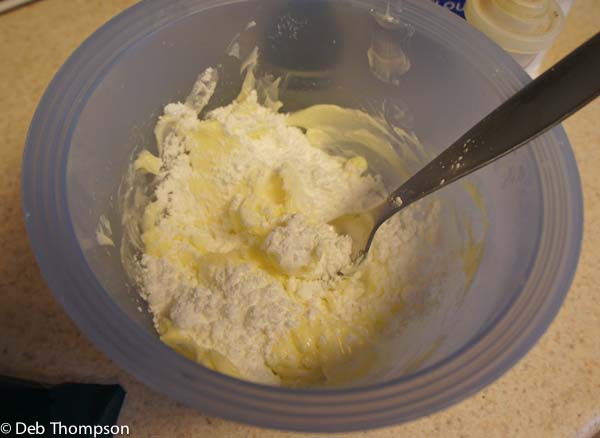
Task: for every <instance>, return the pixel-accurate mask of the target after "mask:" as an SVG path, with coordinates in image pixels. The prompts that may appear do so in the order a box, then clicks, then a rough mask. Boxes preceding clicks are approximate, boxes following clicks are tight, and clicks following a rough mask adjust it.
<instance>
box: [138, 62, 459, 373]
mask: <svg viewBox="0 0 600 438" xmlns="http://www.w3.org/2000/svg"><path fill="white" fill-rule="evenodd" d="M216 80H217V77H216V72H215V71H214V70H210V69H209V70H207V72H205V73H204V74H202V75H200V77H199V79H198V81H197V83H196V85H195V86H194V91H193V93H192V95H191V96H190V97H189V98H188V99H187V101H186V103H175V104H169V105H167V106H166V107H165V110H164V115H163V116H162V117H161V119H160V121H159V123H158V125H157V127H156V137H157V141H158V145H159V151H160V157H154V156H152V155H151V154H149V153H147V152H145V153H143V154H140V156H139V158H138V160H137V161H136V163H135V168H136V169H138V171H145V172H147V173H150V174H154V175H155V181H156V190H155V200H153V202H151V203H150V204H149V205H148V206H147V207H146V209H145V212H144V218H143V221H142V230H143V234H142V239H143V242H144V255H143V258H142V262H141V264H142V267H143V270H142V272H143V273H142V278H141V283H142V286H143V296H144V298H145V299H146V300H147V302H148V304H149V307H150V310H151V312H152V314H153V315H154V321H155V324H156V327H157V329H158V331H159V333H160V334H161V335H162V339H163V340H164V341H165V342H166V343H168V344H169V345H171V346H172V347H173V348H175V349H176V350H178V351H180V352H181V353H183V354H185V355H186V356H188V357H190V358H192V359H194V360H197V361H199V362H201V363H203V364H204V365H206V366H209V367H211V368H214V369H217V370H220V371H222V372H226V373H228V374H232V375H236V376H239V377H242V378H245V379H248V380H253V381H257V382H263V383H269V384H281V383H285V384H313V383H319V382H321V383H322V382H323V381H324V380H326V381H329V380H331V381H335V378H334V377H335V376H338V375H340V376H341V375H342V374H343V373H341V372H340V370H342V369H345V368H349V366H348V365H344V364H348V363H351V362H352V361H353V360H354V359H355V358H354V357H353V355H356V354H357V352H360V351H361V350H364V349H365V348H370V347H368V346H369V345H371V344H373V343H374V342H375V341H376V338H377V337H378V336H381V335H382V333H384V332H385V331H386V330H387V329H386V327H391V325H390V322H391V321H392V319H393V318H394V317H395V316H396V315H397V314H398V313H399V312H400V311H401V309H402V308H403V306H406V305H411V306H412V303H413V301H414V297H415V296H417V293H418V292H423V291H424V290H425V291H427V290H429V292H430V294H433V293H434V290H433V289H436V288H437V289H436V291H437V290H438V289H439V288H440V287H455V288H460V287H464V283H465V278H464V275H462V277H461V276H460V275H459V276H456V275H455V276H453V279H454V283H455V284H452V285H447V284H446V285H444V284H443V279H444V277H443V274H444V273H446V272H447V271H448V269H450V268H452V267H449V265H448V263H447V260H446V259H450V258H449V257H448V254H441V253H438V254H437V255H431V254H436V251H434V250H433V249H432V248H433V247H434V246H435V236H436V230H437V225H436V224H437V217H438V215H439V205H437V204H436V203H433V204H430V205H429V208H427V209H426V210H419V209H417V208H413V207H411V208H409V209H407V211H406V213H405V214H403V215H402V219H400V218H394V219H393V220H391V221H390V222H389V223H387V224H385V225H384V226H383V227H382V228H381V229H380V231H379V232H378V235H377V239H376V240H375V242H374V244H373V247H372V250H371V252H370V255H369V257H368V259H367V260H366V261H365V262H364V263H363V264H362V265H361V269H360V270H359V271H358V272H356V273H354V274H353V275H352V276H351V277H342V276H339V275H338V272H339V271H340V270H342V269H343V268H344V267H346V266H348V265H349V264H350V262H351V257H350V254H351V249H352V242H351V239H350V238H349V237H348V236H340V235H338V234H336V232H335V231H334V230H333V227H331V226H330V225H328V224H327V222H329V221H330V220H332V219H334V218H336V217H338V216H340V215H344V214H349V213H353V212H359V211H362V210H364V209H366V208H368V207H370V206H372V205H373V204H375V203H377V202H379V201H380V200H381V199H382V198H383V196H384V195H385V189H384V187H383V184H382V182H381V180H380V178H379V177H377V176H372V175H370V174H367V173H365V170H366V164H365V163H364V160H363V159H362V158H360V157H357V158H352V159H348V158H342V157H337V156H332V155H329V154H327V153H326V152H325V151H324V150H322V149H320V148H317V147H314V146H313V145H312V144H311V143H310V142H309V140H308V138H307V135H305V134H304V133H303V132H302V131H301V130H300V129H298V128H295V127H292V126H289V125H288V123H287V116H286V115H284V114H279V113H277V112H275V111H273V110H271V109H269V108H266V107H264V106H262V105H260V104H258V103H257V94H256V92H255V91H251V92H249V93H248V97H247V98H245V99H242V100H241V101H236V102H234V103H232V104H231V105H228V106H226V107H223V108H219V109H216V110H214V111H212V112H210V113H209V114H208V115H207V116H206V119H205V120H203V121H201V120H199V119H198V113H199V112H200V111H202V109H203V108H204V106H205V105H206V104H207V102H208V101H209V99H210V96H211V94H212V92H213V91H214V89H215V83H216ZM313 134H315V133H313ZM313 136H314V135H313ZM425 236H428V237H427V238H426V237H425ZM419 254H429V255H419ZM454 259H455V260H457V261H456V262H455V264H457V263H459V262H458V258H457V257H454ZM438 263H440V265H439V266H438ZM453 268H456V269H457V271H459V272H460V267H458V268H457V267H456V266H454V267H453ZM436 276H437V277H436ZM415 278H416V280H415ZM425 295H427V293H425ZM426 299H427V298H426V297H422V298H421V301H425V300H426ZM417 301H418V300H417ZM415 302H416V301H415ZM388 331H389V330H388ZM361 360H362V359H361ZM352 363H353V362H352ZM361 363H362V362H361ZM352 366H355V365H352ZM361 366H362V365H361ZM344 367H345V368H344ZM350 368H352V367H350ZM358 374H361V375H362V374H364V372H363V371H360V373H358ZM358 374H357V375H358ZM351 378H352V376H351ZM339 379H342V377H339Z"/></svg>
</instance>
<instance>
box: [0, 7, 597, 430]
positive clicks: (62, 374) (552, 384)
mask: <svg viewBox="0 0 600 438" xmlns="http://www.w3.org/2000/svg"><path fill="white" fill-rule="evenodd" d="M424 1H425V0H424ZM133 3H134V1H133V0H111V1H106V0H41V1H38V2H34V3H30V4H28V5H27V6H23V7H21V8H18V9H16V10H13V11H11V12H8V13H6V14H3V15H0V59H1V60H2V68H1V69H0V108H2V110H1V111H2V116H1V117H0V139H1V142H0V153H1V155H0V157H1V158H0V330H1V331H2V336H0V374H5V375H12V376H16V377H21V378H28V379H36V380H40V381H48V382H60V381H64V380H70V381H73V380H75V381H92V382H119V383H121V384H122V385H123V386H124V387H125V389H126V390H127V399H126V402H125V404H124V406H123V410H122V413H121V417H120V420H119V421H120V424H126V425H128V426H129V427H130V431H131V436H137V437H146V438H150V437H161V438H162V437H214V438H220V437H227V438H235V437H264V438H273V437H296V436H307V435H306V434H302V435H300V434H291V433H285V432H279V431H271V430H264V429H258V428H254V427H249V426H245V425H241V424H236V423H232V422H229V421H225V420H222V419H219V418H214V417H208V416H205V415H203V414H202V413H199V412H197V411H194V410H192V409H189V408H187V407H185V406H182V405H180V404H178V403H175V402H173V401H171V400H169V399H168V398H166V397H164V396H162V395H160V394H158V393H156V392H153V391H152V390H150V389H148V388H146V387H145V386H144V385H143V384H141V383H140V382H138V381H137V380H136V379H134V378H133V377H132V376H131V375H129V374H128V373H126V372H124V371H123V370H121V369H119V368H118V367H117V366H116V365H115V364H114V363H113V362H111V361H110V360H109V359H108V358H107V357H106V356H105V355H104V354H103V353H102V352H100V351H99V350H98V349H96V347H94V346H93V345H92V344H91V343H90V342H89V341H88V340H87V339H86V338H85V336H83V335H82V334H81V333H80V332H79V330H78V329H77V327H75V325H74V324H73V323H72V322H71V320H70V319H69V318H68V316H67V315H66V314H65V312H64V311H63V309H62V308H61V306H60V305H59V304H58V302H57V301H56V300H55V299H54V297H53V295H52V293H51V292H50V290H49V289H48V287H47V286H46V284H45V283H44V280H43V279H42V277H41V275H40V272H39V270H38V268H37V266H36V263H35V260H34V258H33V255H32V253H31V250H30V247H29V243H28V240H27V236H26V233H25V227H24V223H23V219H22V217H21V199H20V176H21V175H20V170H21V155H22V151H23V144H24V142H25V136H26V132H27V128H28V126H29V122H30V120H31V117H32V114H33V112H34V110H35V107H36V105H37V103H38V101H39V99H40V97H41V95H42V93H43V92H44V89H45V88H46V86H47V85H48V83H49V81H50V80H51V78H52V76H53V75H54V74H55V73H56V71H57V69H58V68H59V67H60V65H61V64H62V63H63V62H64V60H65V59H66V58H67V56H68V55H69V54H70V53H71V52H72V51H73V50H74V49H75V48H76V47H77V46H78V45H79V44H80V43H81V42H82V41H83V40H84V39H85V38H86V37H87V36H88V35H90V34H91V33H92V32H93V31H94V30H95V29H97V28H98V27H99V26H100V25H101V24H103V23H104V22H106V21H107V20H108V19H110V18H111V17H112V16H114V15H116V14H117V13H119V12H120V11H121V10H123V9H125V8H126V7H128V6H130V5H132V4H133ZM599 28H600V3H599V0H576V1H575V3H574V5H573V8H572V10H571V13H570V15H569V17H568V19H567V23H566V27H565V29H564V31H563V33H562V34H561V35H560V37H559V38H558V40H557V41H556V43H555V45H554V47H553V48H552V49H551V50H550V51H549V53H548V55H547V57H546V59H545V61H544V65H545V66H548V65H551V64H552V63H554V62H555V61H557V60H558V59H560V58H561V57H562V56H564V55H565V54H566V53H568V52H569V51H570V50H572V49H573V48H575V47H576V46H577V45H579V44H580V43H582V42H583V41H584V40H586V39H587V38H589V37H590V36H592V35H593V33H595V32H596V31H598V29H599ZM599 122H600V99H597V100H596V101H595V102H593V103H592V104H590V105H588V106H587V107H586V108H584V109H583V110H582V111H580V112H579V113H577V114H576V115H574V116H573V117H571V118H570V119H568V120H567V121H566V122H565V123H564V127H565V129H566V131H567V133H568V136H569V138H570V140H571V143H572V145H573V148H574V150H575V155H576V157H577V162H578V165H579V170H580V172H581V178H582V182H583V193H584V201H585V231H584V233H585V234H584V239H583V251H582V253H581V259H580V262H579V267H578V269H577V274H576V277H575V281H574V283H573V285H572V287H571V290H570V292H569V294H568V296H567V299H566V301H565V303H564V305H563V306H562V309H561V310H560V313H559V314H558V316H557V318H556V319H555V320H554V322H553V323H552V325H551V326H550V328H549V329H548V331H547V332H546V334H544V336H543V337H542V338H541V340H540V341H539V342H538V343H537V345H536V346H535V347H534V348H533V349H532V350H531V351H530V352H529V353H528V354H527V355H526V356H525V357H524V358H523V359H522V360H521V361H520V362H519V363H518V364H517V365H516V366H514V367H513V368H512V369H511V370H510V371H509V372H507V373H506V374H505V375H503V376H502V377H501V378H500V379H498V380H497V381H496V382H495V383H493V384H491V385H490V386H488V387H486V388H485V389H483V390H482V391H480V392H479V393H477V394H475V395H473V396H471V397H470V398H468V399H467V400H464V401H463V402H461V403H458V404H456V405H454V406H452V407H450V408H448V409H446V410H444V411H442V412H438V413H436V414H434V415H430V416H428V417H425V418H422V419H419V420H417V421H414V422H411V423H408V424H404V425H399V426H395V427H389V428H385V429H377V430H373V431H368V432H358V433H352V434H343V436H344V437H356V438H358V437H372V438H374V437H381V438H385V437H425V436H426V437H430V438H435V437H440V438H441V437H444V438H449V437H483V436H485V437H489V438H491V437H513V438H516V437H526V438H529V437H545V438H551V437H561V438H562V437H591V436H593V435H594V434H595V433H596V432H597V431H598V430H600V294H599V293H598V291H599V286H598V284H600V262H599V260H600V257H599V252H598V251H599V250H598V248H600V171H599V169H600V123H599ZM340 436H341V435H340Z"/></svg>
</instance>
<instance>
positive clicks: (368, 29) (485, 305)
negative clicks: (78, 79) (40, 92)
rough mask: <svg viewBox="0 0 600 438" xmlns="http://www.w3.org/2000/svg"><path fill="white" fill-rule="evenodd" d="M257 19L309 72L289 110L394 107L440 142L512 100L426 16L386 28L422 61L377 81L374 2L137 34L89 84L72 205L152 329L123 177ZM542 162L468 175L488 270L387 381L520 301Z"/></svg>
mask: <svg viewBox="0 0 600 438" xmlns="http://www.w3.org/2000/svg"><path fill="white" fill-rule="evenodd" d="M256 17H258V18H256ZM282 17H283V18H282ZM253 18H254V19H256V20H257V25H256V26H255V28H254V30H252V32H250V34H248V35H246V36H245V38H246V40H245V41H244V44H246V45H248V44H250V45H252V44H256V45H258V46H259V47H260V48H261V54H262V55H263V56H264V59H265V61H266V63H268V64H269V65H270V68H271V69H273V71H276V72H288V73H289V72H293V75H292V76H294V77H295V78H296V82H294V81H292V82H291V85H290V87H289V88H288V89H287V91H286V92H284V93H283V95H282V100H283V102H284V104H285V107H284V110H285V109H294V108H298V107H303V106H306V105H309V104H312V103H335V104H340V105H344V106H350V107H355V108H363V109H367V110H369V109H379V108H383V111H384V112H385V111H389V109H390V108H392V109H393V111H394V114H396V115H397V120H396V122H397V123H398V124H400V125H402V126H403V127H404V128H406V130H409V131H412V132H414V133H415V134H416V136H417V137H418V138H419V139H420V141H421V143H422V144H423V145H424V146H425V148H426V149H427V151H428V152H429V153H430V154H435V153H436V152H439V151H441V150H443V149H444V148H445V147H447V146H448V145H450V144H451V143H452V142H453V141H454V140H455V139H456V138H457V137H459V136H460V135H461V134H462V133H463V132H464V131H465V130H467V129H468V128H469V127H470V126H472V125H473V124H474V123H475V122H476V121H478V120H479V119H480V118H481V117H482V116H483V115H484V114H486V113H488V112H489V111H490V110H491V109H493V108H494V107H495V106H496V105H498V104H499V103H500V102H501V101H502V100H503V99H504V98H506V96H505V95H504V93H502V92H501V91H500V90H499V88H498V86H497V81H496V78H495V77H494V76H493V75H490V74H489V72H487V71H485V69H484V68H482V67H481V66H480V65H477V64H476V63H475V61H474V59H472V58H470V57H469V56H468V53H467V54H466V53H464V52H461V51H460V50H459V49H457V47H456V46H453V45H452V44H451V43H450V42H448V41H445V40H444V39H443V38H440V36H439V35H436V34H433V33H428V32H425V31H423V30H422V29H420V28H419V27H418V26H417V29H416V31H415V32H414V34H412V35H411V36H409V37H407V36H406V32H409V33H410V32H411V31H410V29H408V30H407V28H401V29H395V30H390V31H389V32H388V33H386V34H385V35H384V36H383V38H389V39H391V40H394V39H395V40H397V41H398V44H399V46H398V47H399V48H400V49H401V50H402V51H403V53H404V55H405V56H406V57H407V59H408V60H409V62H410V68H409V69H408V71H406V72H405V73H404V74H402V75H401V76H399V77H398V83H397V84H390V83H386V82H384V81H382V80H380V79H378V78H377V77H376V76H375V75H374V74H373V72H372V71H371V69H370V67H369V61H368V55H367V53H368V51H369V49H370V48H371V47H372V45H373V44H374V43H373V41H374V39H377V38H379V33H381V28H380V27H378V24H377V23H376V21H375V20H374V19H373V16H372V13H371V12H370V11H369V9H367V8H364V7H360V6H356V5H355V6H353V7H350V6H349V4H348V3H341V2H313V3H311V6H307V7H304V8H301V9H298V8H296V7H295V6H294V3H290V4H287V3H285V2H273V3H271V2H260V4H259V3H258V2H251V1H248V2H241V3H230V4H224V5H222V6H219V7H216V8H211V9H208V10H205V11H203V12H202V13H195V14H190V15H186V16H183V17H182V18H180V19H179V20H177V21H176V22H172V23H170V24H169V25H166V26H163V27H161V28H159V29H158V30H156V31H154V32H152V33H150V34H148V35H146V36H145V37H144V38H143V39H140V40H139V41H137V42H136V44H134V45H132V46H130V47H129V48H128V49H127V50H125V51H124V52H123V53H122V54H121V55H120V56H119V57H118V58H117V59H115V60H114V61H113V62H111V63H110V64H107V65H105V66H104V71H103V74H102V77H101V78H100V80H99V81H98V82H97V84H95V88H93V89H92V90H90V94H89V96H88V98H87V100H86V102H85V105H84V106H83V109H82V111H81V113H80V115H79V119H78V123H77V124H76V126H75V128H74V130H73V132H72V138H71V143H70V148H69V152H68V158H67V160H68V161H67V173H66V187H67V200H68V208H69V215H70V218H71V221H72V224H73V227H74V230H75V234H76V236H77V239H78V241H79V245H80V247H81V248H82V251H83V254H84V256H85V259H86V261H87V263H88V265H89V266H90V268H91V269H92V271H93V272H94V274H95V276H96V277H97V279H98V281H99V282H100V283H101V285H102V286H103V288H104V290H105V291H106V293H107V294H109V295H110V298H111V299H112V300H114V302H116V303H117V304H118V305H119V307H120V308H121V309H122V310H123V311H124V312H125V313H126V314H127V315H128V316H129V318H131V319H132V320H134V321H135V322H136V323H137V324H139V326H141V327H143V328H144V330H146V331H147V332H148V333H151V334H153V335H154V334H155V331H154V328H153V326H152V321H151V316H150V315H149V313H148V312H147V310H146V308H145V305H144V303H143V301H142V300H141V299H140V297H139V296H138V291H137V290H136V287H135V285H134V284H133V283H132V281H131V280H130V279H129V278H128V276H127V275H126V273H125V271H124V269H123V266H122V263H121V255H120V242H121V239H122V235H123V229H122V226H121V214H122V212H121V211H120V208H119V199H118V198H119V191H120V190H122V187H121V184H122V183H123V175H125V174H126V173H127V169H128V166H129V164H130V162H131V159H132V157H133V156H134V155H135V153H136V152H138V151H139V150H141V149H142V148H150V149H152V147H153V142H154V139H153V127H154V124H155V123H156V119H157V117H158V116H159V115H160V114H161V111H162V107H163V106H164V105H165V104H166V103H168V102H172V101H176V100H182V99H184V98H185V96H186V94H187V93H188V91H189V89H190V87H191V85H192V84H193V82H194V80H195V78H196V76H197V75H198V74H199V73H200V72H201V71H203V69H205V68H206V67H208V66H215V65H218V64H223V62H227V59H226V58H224V53H225V52H226V49H227V47H228V45H229V44H230V42H231V41H232V39H233V38H234V37H235V35H236V34H238V33H239V32H240V31H241V30H242V29H244V28H245V27H246V25H247V24H248V22H249V21H250V20H251V19H253ZM286 20H287V21H286ZM281 23H284V24H285V25H286V26H288V27H289V26H292V27H293V26H297V27H298V29H296V31H297V32H296V38H291V37H290V33H289V32H288V33H285V32H283V33H282V32H281V31H280V30H281V26H282V24H281ZM290 23H291V24H290ZM298 23H300V24H298ZM413 29H414V28H413ZM332 41H335V43H332ZM376 43H377V42H376ZM282 74H283V73H282ZM232 77H233V76H232ZM298 78H300V79H298ZM307 78H308V79H307ZM228 80H229V79H228ZM229 81H230V82H229V83H228V85H227V86H228V87H229V88H228V89H230V90H236V87H238V86H239V83H236V80H235V79H230V80H229ZM225 94H226V93H225ZM224 99H225V97H224ZM538 166H539V163H538V162H537V161H536V158H535V156H534V154H533V153H532V151H531V149H529V148H525V149H523V150H521V151H519V152H517V153H514V154H511V155H510V156H507V157H505V158H503V159H501V160H500V161H498V162H497V163H495V164H494V165H492V166H490V167H487V168H485V169H483V170H481V171H479V172H477V173H476V174H475V175H473V176H472V177H470V178H469V180H470V181H471V182H472V183H473V184H474V185H475V186H476V187H477V189H478V191H479V192H480V194H481V196H482V198H483V200H484V203H485V208H486V211H487V217H488V231H487V237H486V241H485V247H484V255H483V258H482V261H481V265H480V267H479V270H478V272H477V274H476V276H475V278H474V281H473V282H472V284H471V287H470V289H469V291H468V292H467V293H466V294H465V295H463V296H460V297H459V296H451V297H445V298H444V299H443V300H441V301H440V303H439V305H438V306H436V308H435V310H433V311H432V312H430V314H429V315H428V316H427V317H426V318H422V319H420V320H419V321H415V322H414V323H413V324H410V325H409V326H408V327H407V336H406V337H405V339H404V340H403V341H402V342H403V344H402V345H401V348H399V349H398V351H402V352H403V353H402V354H399V355H398V357H397V358H395V359H396V360H397V362H398V366H397V367H396V368H395V371H394V372H393V373H392V374H388V375H386V376H385V379H390V378H393V377H398V376H401V375H403V374H406V373H409V372H415V371H417V370H419V369H422V368H424V367H427V366H429V365H431V364H433V363H435V362H438V361H440V360H442V359H444V358H447V357H448V356H450V355H451V354H452V353H454V352H456V351H457V350H459V349H460V348H461V347H463V346H465V345H466V344H468V343H469V342H473V340H474V339H476V338H477V337H478V336H479V335H480V334H481V333H482V332H483V331H485V330H486V329H487V328H488V327H489V324H491V323H492V321H494V320H495V318H496V317H497V316H498V315H499V314H501V313H502V312H503V311H504V310H505V309H506V308H507V306H509V305H510V304H511V303H512V302H513V301H514V300H515V299H516V297H517V295H518V294H519V292H520V291H521V289H522V288H523V285H524V284H525V283H526V281H527V279H528V276H529V273H530V269H531V266H532V264H533V262H534V260H535V257H536V255H537V250H538V245H539V240H540V234H541V231H542V220H543V219H542V213H543V196H542V191H543V190H542V186H541V182H540V177H539V174H538ZM413 170H417V169H416V168H415V169H413ZM388 179H389V184H391V185H393V184H395V183H397V182H398V180H394V175H390V176H388ZM459 190H461V189H460V188H458V186H451V187H449V188H447V189H445V190H443V191H442V192H440V194H439V196H440V197H441V198H443V199H446V201H447V202H450V203H456V202H458V201H456V199H458V198H456V197H457V196H458V195H457V192H458V191H459ZM458 208H459V211H460V208H461V206H460V205H459V206H458ZM464 208H465V209H468V208H472V207H468V206H465V207H464ZM464 213H465V214H468V213H469V212H468V211H464ZM102 215H104V216H105V217H106V218H107V219H108V220H109V221H110V223H111V225H112V232H113V240H114V241H115V243H116V246H115V247H107V246H99V245H98V244H97V242H96V228H97V225H98V221H99V218H100V216H102ZM157 342H158V340H157ZM434 343H435V344H436V347H437V348H436V349H435V350H433V352H432V350H431V346H432V345H433V344H434ZM426 352H430V353H431V354H427V355H425V353H426ZM169 354H177V353H175V352H170V353H169ZM417 358H421V360H418V361H416V359H417ZM382 378H383V377H382Z"/></svg>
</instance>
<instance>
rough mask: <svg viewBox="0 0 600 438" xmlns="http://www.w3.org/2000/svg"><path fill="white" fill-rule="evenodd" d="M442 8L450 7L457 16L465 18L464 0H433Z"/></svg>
mask: <svg viewBox="0 0 600 438" xmlns="http://www.w3.org/2000/svg"><path fill="white" fill-rule="evenodd" d="M433 2H434V3H436V4H438V5H440V6H441V7H443V8H446V9H450V10H451V11H452V12H454V13H455V14H456V15H458V16H459V17H462V18H465V0H433Z"/></svg>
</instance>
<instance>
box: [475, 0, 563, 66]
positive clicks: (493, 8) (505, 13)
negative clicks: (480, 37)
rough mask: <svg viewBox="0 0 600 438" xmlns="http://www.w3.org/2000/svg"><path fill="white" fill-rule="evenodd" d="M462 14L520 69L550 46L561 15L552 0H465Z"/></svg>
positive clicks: (561, 24) (560, 23) (558, 7)
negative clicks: (507, 54)
mask: <svg viewBox="0 0 600 438" xmlns="http://www.w3.org/2000/svg"><path fill="white" fill-rule="evenodd" d="M569 3H570V2H569ZM569 6H570V5H569ZM465 16H466V19H467V21H468V22H469V23H470V24H471V25H473V26H475V27H476V28H478V29H479V30H480V31H482V32H483V33H485V34H486V35H487V36H489V37H490V38H491V39H492V40H494V41H495V42H496V43H497V44H498V45H499V46H500V47H502V48H503V49H504V50H506V51H507V52H508V53H510V54H511V55H512V56H513V57H514V58H515V60H516V61H517V62H518V63H519V64H521V65H522V66H523V67H524V68H525V67H527V66H529V65H530V64H531V63H532V62H533V61H534V60H535V59H536V56H538V55H539V54H540V53H542V52H544V51H545V50H546V49H548V48H549V47H550V46H551V45H552V43H553V42H554V40H555V39H556V37H557V36H558V34H559V33H560V31H561V30H562V28H563V25H564V17H565V15H564V13H563V10H562V9H561V7H560V6H559V5H558V3H557V2H556V1H555V0H467V2H466V6H465Z"/></svg>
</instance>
